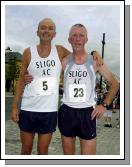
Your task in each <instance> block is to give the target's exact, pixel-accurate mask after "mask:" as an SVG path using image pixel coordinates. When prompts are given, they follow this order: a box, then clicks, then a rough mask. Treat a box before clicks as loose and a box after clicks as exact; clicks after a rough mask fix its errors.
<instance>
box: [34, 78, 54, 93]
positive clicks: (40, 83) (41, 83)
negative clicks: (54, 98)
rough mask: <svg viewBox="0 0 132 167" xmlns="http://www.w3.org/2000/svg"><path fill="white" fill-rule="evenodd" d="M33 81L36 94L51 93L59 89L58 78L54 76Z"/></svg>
mask: <svg viewBox="0 0 132 167" xmlns="http://www.w3.org/2000/svg"><path fill="white" fill-rule="evenodd" d="M31 83H32V91H33V93H34V96H40V95H51V94H55V93H56V91H57V85H56V78H53V77H47V78H40V79H34V80H33V81H32V82H31Z"/></svg>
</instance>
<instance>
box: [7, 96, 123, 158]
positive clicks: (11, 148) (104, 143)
mask: <svg viewBox="0 0 132 167" xmlns="http://www.w3.org/2000/svg"><path fill="white" fill-rule="evenodd" d="M11 101H12V97H9V96H8V97H6V126H5V136H6V145H5V153H6V154H7V155H18V154H20V148H21V145H20V138H19V129H18V126H17V125H16V124H15V123H13V122H12V121H11V120H10V117H9V113H10V107H11ZM118 118H119V111H117V112H116V113H113V116H112V125H113V127H112V128H107V127H104V126H103V125H104V120H103V118H102V119H99V120H97V155H119V154H120V128H117V127H116V125H117V119H118ZM36 145H37V136H35V140H34V146H33V151H32V154H37V152H36ZM49 154H50V155H61V154H63V152H62V147H61V139H60V133H59V130H58V128H57V130H56V132H55V133H54V135H53V139H52V142H51V144H50V147H49ZM76 154H80V150H79V140H78V138H77V142H76Z"/></svg>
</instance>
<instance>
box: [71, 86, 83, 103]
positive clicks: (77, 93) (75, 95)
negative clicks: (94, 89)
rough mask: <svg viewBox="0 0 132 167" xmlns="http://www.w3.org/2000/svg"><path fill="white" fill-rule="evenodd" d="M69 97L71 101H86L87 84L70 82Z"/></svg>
mask: <svg viewBox="0 0 132 167" xmlns="http://www.w3.org/2000/svg"><path fill="white" fill-rule="evenodd" d="M69 98H70V101H71V102H86V85H84V84H79V85H76V84H70V85H69Z"/></svg>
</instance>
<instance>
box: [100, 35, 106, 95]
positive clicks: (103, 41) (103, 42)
mask: <svg viewBox="0 0 132 167" xmlns="http://www.w3.org/2000/svg"><path fill="white" fill-rule="evenodd" d="M104 45H105V33H103V40H102V59H104ZM101 92H102V76H101V77H100V93H101Z"/></svg>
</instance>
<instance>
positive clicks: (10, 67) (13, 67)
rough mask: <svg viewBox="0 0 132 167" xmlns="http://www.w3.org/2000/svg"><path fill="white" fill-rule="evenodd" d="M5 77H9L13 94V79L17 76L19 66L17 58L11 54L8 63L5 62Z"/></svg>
mask: <svg viewBox="0 0 132 167" xmlns="http://www.w3.org/2000/svg"><path fill="white" fill-rule="evenodd" d="M5 69H6V79H7V78H9V79H11V88H12V93H13V95H14V92H15V86H14V85H15V81H16V80H17V79H18V77H19V73H20V66H19V65H18V63H17V58H16V56H15V54H14V55H11V57H10V58H9V61H8V64H6V68H5Z"/></svg>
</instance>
